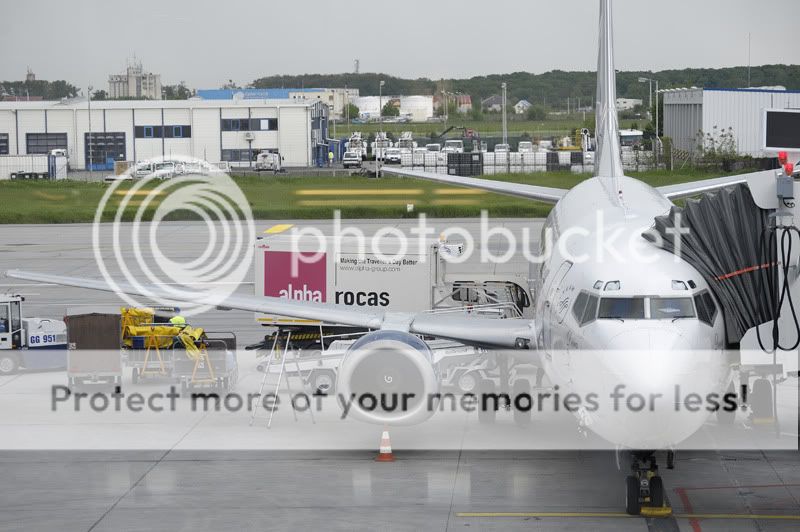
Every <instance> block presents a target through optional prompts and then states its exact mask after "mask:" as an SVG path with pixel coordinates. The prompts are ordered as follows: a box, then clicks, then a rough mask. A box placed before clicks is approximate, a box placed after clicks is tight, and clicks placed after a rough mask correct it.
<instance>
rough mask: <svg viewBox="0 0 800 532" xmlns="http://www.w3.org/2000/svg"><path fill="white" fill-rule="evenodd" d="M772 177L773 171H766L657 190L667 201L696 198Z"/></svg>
mask: <svg viewBox="0 0 800 532" xmlns="http://www.w3.org/2000/svg"><path fill="white" fill-rule="evenodd" d="M772 175H773V171H772V170H766V171H763V172H752V173H749V174H739V175H731V176H726V177H715V178H713V179H703V180H701V181H690V182H688V183H680V184H678V185H668V186H665V187H658V188H657V190H658V191H659V192H661V193H662V194H663V195H664V197H666V198H667V199H670V200H676V199H681V198H688V197H691V196H696V195H698V194H702V193H703V192H711V191H713V190H717V189H719V188H724V187H729V186H731V185H738V184H739V183H747V180H748V179H752V178H762V177H766V176H772Z"/></svg>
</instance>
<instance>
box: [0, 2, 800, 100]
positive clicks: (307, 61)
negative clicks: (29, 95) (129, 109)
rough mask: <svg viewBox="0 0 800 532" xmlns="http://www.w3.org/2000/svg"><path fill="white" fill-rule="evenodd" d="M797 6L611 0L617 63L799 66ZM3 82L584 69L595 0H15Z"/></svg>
mask: <svg viewBox="0 0 800 532" xmlns="http://www.w3.org/2000/svg"><path fill="white" fill-rule="evenodd" d="M796 4H797V0H758V1H756V0H670V1H669V2H664V1H663V0H662V1H658V2H656V1H653V0H615V1H614V14H615V33H616V51H617V68H618V69H620V70H661V69H665V68H684V67H721V66H735V65H745V64H747V35H748V33H751V34H752V52H751V53H752V60H751V62H752V64H753V65H761V64H769V63H794V64H796V63H800V46H798V44H797V35H796V28H797V24H798V19H797V17H796V16H795V13H796V9H794V8H796ZM0 5H2V16H1V17H0V50H2V52H0V80H19V79H24V77H25V71H26V68H27V67H28V66H30V67H31V68H32V69H33V71H34V72H35V73H36V75H37V77H38V78H39V79H48V80H53V79H66V80H67V81H69V82H72V83H74V84H76V85H79V86H82V87H85V86H86V85H88V84H89V83H91V84H93V85H94V86H95V87H96V88H106V85H107V80H108V75H109V74H111V73H119V72H122V71H123V70H124V68H125V65H126V60H127V58H129V57H131V56H132V55H133V54H136V57H137V58H139V59H140V60H141V61H142V63H143V64H144V67H145V69H146V70H149V71H152V72H157V73H160V74H161V78H162V83H177V82H178V81H181V80H183V81H186V83H187V84H188V85H189V86H190V87H193V88H214V87H218V86H219V85H221V84H222V83H224V82H225V81H226V80H228V79H233V80H235V81H236V82H237V83H239V84H246V83H249V82H250V81H252V80H253V79H255V78H258V77H261V76H266V75H273V74H302V73H317V72H322V73H339V72H350V71H352V69H353V60H354V59H356V58H358V59H360V60H361V72H385V73H388V74H392V75H396V76H401V77H414V78H416V77H429V78H434V79H438V78H441V77H446V78H447V77H459V78H460V77H469V76H474V75H483V74H499V73H507V72H513V71H528V72H535V73H541V72H546V71H548V70H552V69H561V70H594V69H595V64H596V42H597V29H596V28H597V12H598V2H597V1H596V0H573V1H572V2H560V1H553V0H517V1H509V0H493V1H491V2H486V1H480V2H479V1H472V0H467V1H464V0H461V1H450V0H438V1H431V0H404V1H400V2H388V1H385V0H383V1H374V2H366V1H357V2H347V1H344V2H343V1H324V2H323V1H317V0H305V1H287V0H253V1H250V0H192V1H186V0H133V1H130V0H129V1H124V2H123V1H118V0H66V1H63V0H60V1H58V0H52V1H48V0H23V1H18V2H7V3H6V2H3V3H2V4H0Z"/></svg>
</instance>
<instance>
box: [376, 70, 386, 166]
mask: <svg viewBox="0 0 800 532" xmlns="http://www.w3.org/2000/svg"><path fill="white" fill-rule="evenodd" d="M385 84H386V82H385V81H383V80H381V82H380V83H379V84H378V133H379V135H380V138H381V140H379V141H377V142H375V146H376V147H377V148H378V150H379V151H378V155H379V156H378V157H376V159H375V166H376V168H377V169H378V171H377V172H376V175H377V176H378V177H380V176H381V159H382V158H383V149H382V148H381V144H383V140H382V139H383V86H384V85H385Z"/></svg>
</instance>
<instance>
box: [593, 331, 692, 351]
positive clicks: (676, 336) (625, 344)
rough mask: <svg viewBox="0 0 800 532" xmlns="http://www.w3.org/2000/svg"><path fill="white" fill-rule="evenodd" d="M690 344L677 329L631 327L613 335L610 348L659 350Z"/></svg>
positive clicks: (679, 347)
mask: <svg viewBox="0 0 800 532" xmlns="http://www.w3.org/2000/svg"><path fill="white" fill-rule="evenodd" d="M688 347H689V346H688V344H687V343H686V342H685V341H684V339H683V336H681V335H680V333H678V332H676V331H670V330H664V329H651V328H637V329H630V330H627V331H624V332H621V333H618V334H616V335H615V336H612V337H611V338H610V339H609V345H608V348H609V349H615V350H622V351H628V350H647V351H652V350H659V351H668V350H670V349H686V348H688Z"/></svg>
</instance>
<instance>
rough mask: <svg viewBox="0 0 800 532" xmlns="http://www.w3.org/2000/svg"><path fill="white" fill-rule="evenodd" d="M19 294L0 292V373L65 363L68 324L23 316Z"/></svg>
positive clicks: (57, 365)
mask: <svg viewBox="0 0 800 532" xmlns="http://www.w3.org/2000/svg"><path fill="white" fill-rule="evenodd" d="M23 301H25V298H23V297H22V296H13V295H12V296H8V295H5V296H0V376H3V375H11V374H13V373H15V372H16V371H17V370H18V369H19V368H25V369H55V368H64V367H66V362H67V326H66V324H65V323H64V322H63V321H61V320H53V319H47V318H23V317H22V302H23Z"/></svg>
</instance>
